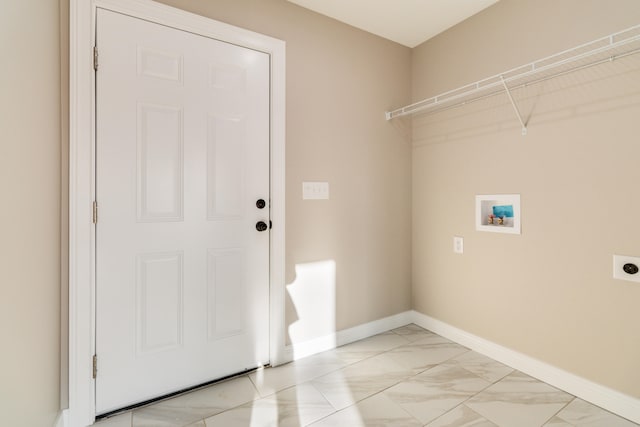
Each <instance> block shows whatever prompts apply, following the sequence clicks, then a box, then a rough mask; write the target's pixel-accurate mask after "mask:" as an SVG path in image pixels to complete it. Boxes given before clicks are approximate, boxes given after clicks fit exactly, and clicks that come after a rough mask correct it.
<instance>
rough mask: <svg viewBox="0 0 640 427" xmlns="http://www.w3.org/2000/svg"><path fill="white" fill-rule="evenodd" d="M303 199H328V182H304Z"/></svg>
mask: <svg viewBox="0 0 640 427" xmlns="http://www.w3.org/2000/svg"><path fill="white" fill-rule="evenodd" d="M302 199H304V200H327V199H329V183H328V182H303V183H302Z"/></svg>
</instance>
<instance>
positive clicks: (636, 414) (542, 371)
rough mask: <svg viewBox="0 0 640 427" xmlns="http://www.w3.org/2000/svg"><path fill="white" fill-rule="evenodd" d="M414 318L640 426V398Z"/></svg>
mask: <svg viewBox="0 0 640 427" xmlns="http://www.w3.org/2000/svg"><path fill="white" fill-rule="evenodd" d="M412 317H413V323H415V324H416V325H418V326H421V327H423V328H425V329H428V330H430V331H431V332H434V333H436V334H438V335H441V336H443V337H445V338H447V339H450V340H451V341H454V342H456V343H458V344H461V345H463V346H465V347H468V348H470V349H472V350H474V351H477V352H478V353H481V354H484V355H485V356H488V357H491V358H492V359H494V360H497V361H498V362H500V363H503V364H505V365H507V366H510V367H512V368H514V369H517V370H519V371H522V372H524V373H525V374H527V375H530V376H532V377H534V378H537V379H539V380H541V381H544V382H546V383H547V384H550V385H552V386H554V387H556V388H559V389H561V390H563V391H566V392H567V393H570V394H573V395H574V396H576V397H579V398H580V399H583V400H586V401H587V402H590V403H592V404H594V405H597V406H599V407H601V408H603V409H606V410H607V411H610V412H613V413H615V414H617V415H620V416H621V417H624V418H627V419H629V420H631V421H633V422H635V423H640V399H637V398H635V397H631V396H629V395H626V394H623V393H620V392H619V391H616V390H613V389H610V388H608V387H605V386H603V385H600V384H597V383H594V382H592V381H589V380H587V379H585V378H582V377H579V376H577V375H575V374H572V373H570V372H567V371H564V370H562V369H560V368H556V367H555V366H552V365H549V364H548V363H545V362H542V361H540V360H537V359H534V358H533V357H530V356H527V355H525V354H522V353H518V352H517V351H514V350H511V349H509V348H506V347H503V346H501V345H499V344H496V343H494V342H491V341H488V340H486V339H484V338H481V337H479V336H476V335H473V334H470V333H468V332H466V331H463V330H462V329H458V328H456V327H454V326H451V325H449V324H447V323H444V322H442V321H440V320H437V319H434V318H433V317H429V316H427V315H424V314H422V313H418V312H417V311H414V312H413V316H412Z"/></svg>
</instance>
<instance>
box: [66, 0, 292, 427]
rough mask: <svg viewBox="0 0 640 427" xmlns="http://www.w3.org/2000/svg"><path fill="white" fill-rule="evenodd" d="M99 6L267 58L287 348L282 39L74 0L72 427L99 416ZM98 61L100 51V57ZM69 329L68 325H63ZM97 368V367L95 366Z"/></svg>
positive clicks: (279, 303) (272, 333)
mask: <svg viewBox="0 0 640 427" xmlns="http://www.w3.org/2000/svg"><path fill="white" fill-rule="evenodd" d="M98 8H103V9H108V10H112V11H114V12H119V13H123V14H126V15H130V16H132V17H136V18H141V19H145V20H147V21H151V22H155V23H158V24H162V25H167V26H169V27H172V28H176V29H180V30H184V31H189V32H191V33H195V34H199V35H203V36H206V37H210V38H214V39H217V40H221V41H225V42H228V43H232V44H235V45H239V46H243V47H247V48H250V49H254V50H257V51H261V52H264V53H266V54H268V55H269V56H270V69H271V76H270V92H271V95H270V119H269V120H270V161H269V162H270V164H269V166H270V192H271V212H270V213H271V220H272V221H273V224H274V226H273V228H272V229H271V232H270V247H269V251H270V255H269V270H270V273H269V302H268V304H269V319H270V326H269V357H270V363H271V364H272V365H274V366H275V365H278V364H281V363H284V362H286V361H288V360H287V357H286V352H285V321H284V291H285V288H284V286H285V42H284V41H282V40H278V39H275V38H272V37H269V36H265V35H262V34H259V33H255V32H252V31H248V30H245V29H242V28H238V27H235V26H232V25H229V24H225V23H222V22H219V21H215V20H213V19H210V18H206V17H203V16H200V15H196V14H193V13H189V12H185V11H183V10H180V9H176V8H173V7H170V6H166V5H163V4H159V3H156V2H154V1H151V0H70V11H69V12H70V14H69V32H70V33H69V331H68V333H69V336H68V338H69V383H68V385H69V408H68V410H67V411H66V414H65V415H66V416H65V419H66V421H67V425H69V426H73V427H76V426H78V427H80V426H86V425H90V424H92V423H93V422H94V421H95V414H96V412H95V380H94V379H93V375H92V372H93V355H94V354H95V330H96V329H95V328H96V321H95V307H96V300H95V255H96V253H95V225H94V224H93V222H92V204H93V201H94V200H95V160H96V159H95V120H96V111H95V105H96V104H95V73H94V69H93V46H95V38H96V12H97V9H98ZM98 63H99V57H98ZM63 334H64V331H63ZM98 370H99V365H98Z"/></svg>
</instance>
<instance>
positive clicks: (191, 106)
mask: <svg viewBox="0 0 640 427" xmlns="http://www.w3.org/2000/svg"><path fill="white" fill-rule="evenodd" d="M96 37H97V46H98V55H99V56H98V63H99V67H98V71H97V74H96V82H97V83H96V99H97V103H96V109H97V113H96V129H97V134H96V141H97V142H96V144H97V147H96V200H97V204H98V222H97V225H96V230H97V231H96V265H95V269H96V293H97V295H96V353H97V360H98V364H97V366H98V372H97V377H96V412H97V413H98V414H101V413H106V412H109V411H112V410H115V409H118V408H122V407H125V406H128V405H131V404H135V403H139V402H142V401H145V400H148V399H152V398H155V397H158V396H162V395H164V394H167V393H171V392H173V391H177V390H180V389H184V388H187V387H190V386H194V385H197V384H201V383H204V382H207V381H209V380H212V379H216V378H220V377H224V376H226V375H230V374H233V373H237V372H240V371H243V370H246V369H250V368H254V367H256V366H259V365H261V364H265V363H267V362H268V357H269V356H268V354H269V348H268V347H269V229H267V230H265V231H262V232H260V231H258V230H257V227H256V224H257V223H258V222H260V221H262V222H264V223H265V224H267V225H268V224H269V85H270V83H269V82H270V78H269V55H267V54H265V53H261V52H257V51H254V50H251V49H247V48H243V47H239V46H235V45H231V44H228V43H224V42H220V41H217V40H213V39H210V38H206V37H202V36H199V35H195V34H192V33H188V32H185V31H180V30H177V29H173V28H170V27H167V26H162V25H159V24H155V23H151V22H148V21H144V20H141V19H137V18H133V17H130V16H126V15H122V14H119V13H115V12H111V11H107V10H101V9H100V10H98V15H97V35H96ZM259 200H264V201H265V206H264V207H263V208H262V209H260V208H259V207H258V206H260V205H261V202H259ZM87 327H89V325H87Z"/></svg>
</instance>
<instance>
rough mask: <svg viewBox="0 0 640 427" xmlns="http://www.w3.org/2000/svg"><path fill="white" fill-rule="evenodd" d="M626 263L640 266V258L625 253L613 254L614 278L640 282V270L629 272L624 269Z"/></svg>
mask: <svg viewBox="0 0 640 427" xmlns="http://www.w3.org/2000/svg"><path fill="white" fill-rule="evenodd" d="M625 264H634V265H636V266H637V267H639V268H640V258H638V257H633V256H625V255H614V256H613V278H614V279H620V280H628V281H630V282H640V272H637V273H635V274H629V273H627V272H625V271H624V266H625Z"/></svg>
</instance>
